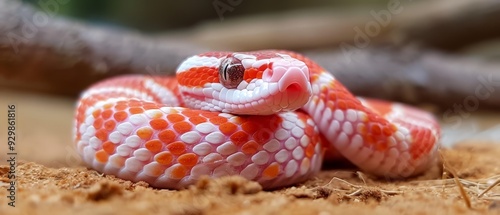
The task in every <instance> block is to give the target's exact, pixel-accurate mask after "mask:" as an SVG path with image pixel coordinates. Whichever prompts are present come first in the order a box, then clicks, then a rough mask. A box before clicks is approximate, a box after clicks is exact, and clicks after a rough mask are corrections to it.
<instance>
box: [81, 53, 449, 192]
mask: <svg viewBox="0 0 500 215" xmlns="http://www.w3.org/2000/svg"><path fill="white" fill-rule="evenodd" d="M439 135H440V129H439V125H438V123H437V122H436V120H435V119H434V117H433V116H432V115H431V114H429V113H427V112H424V111H421V110H418V109H416V108H413V107H409V106H406V105H403V104H398V103H391V102H385V101H379V100H372V99H363V98H357V97H355V96H353V95H352V94H351V93H350V92H349V91H348V90H347V89H346V88H345V87H344V86H342V84H341V83H340V82H338V81H337V80H336V79H335V78H334V77H333V76H332V75H331V74H330V73H328V72H327V71H325V70H324V69H323V68H321V67H320V66H319V65H317V64H316V63H314V62H312V61H311V60H310V59H308V58H306V57H304V56H301V55H300V54H297V53H293V52H290V51H278V50H264V51H256V52H244V53H243V52H241V53H231V52H209V53H204V54H200V55H196V56H192V57H190V58H188V59H186V60H185V61H184V62H183V63H181V64H180V65H179V67H178V69H177V77H176V78H173V77H160V76H147V75H129V76H122V77H116V78H112V79H109V80H104V81H102V82H100V83H97V84H95V85H94V86H92V87H90V88H89V89H88V90H86V91H85V92H83V93H82V95H81V98H80V100H79V102H78V105H77V113H76V120H75V137H74V138H75V142H76V145H77V150H78V152H79V154H80V155H81V156H82V158H83V161H84V162H85V163H86V164H87V165H88V166H90V167H91V168H93V169H96V170H97V171H99V172H102V173H105V174H112V175H116V176H117V177H120V178H123V179H127V180H131V181H145V182H147V183H149V184H151V185H152V186H154V187H158V188H171V189H180V188H184V187H186V186H188V185H190V184H193V183H195V182H196V181H197V180H198V179H199V178H200V177H201V176H203V175H209V176H211V177H221V176H225V175H241V176H243V177H245V178H247V179H249V180H254V181H257V182H259V183H260V184H261V185H262V186H263V187H264V188H267V189H269V188H276V187H282V186H287V185H291V184H295V183H298V182H301V181H304V180H307V179H309V178H311V176H314V175H315V174H316V173H317V172H318V171H319V170H320V168H321V164H322V162H323V160H324V159H323V158H324V154H326V157H332V156H334V155H335V154H340V155H341V156H342V157H344V158H346V159H348V160H349V161H350V162H352V163H353V164H355V165H356V166H357V167H359V168H360V169H362V170H363V171H365V172H367V173H370V174H374V175H378V176H384V177H392V178H401V177H408V176H412V175H415V174H418V173H421V172H423V171H424V170H426V169H427V168H429V166H430V165H431V164H432V161H433V160H435V158H436V151H437V148H438V139H439ZM337 156H338V155H337Z"/></svg>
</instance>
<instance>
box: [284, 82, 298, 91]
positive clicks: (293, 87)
mask: <svg viewBox="0 0 500 215" xmlns="http://www.w3.org/2000/svg"><path fill="white" fill-rule="evenodd" d="M286 90H287V91H301V90H302V87H301V86H300V84H299V83H292V84H290V85H289V86H288V87H286Z"/></svg>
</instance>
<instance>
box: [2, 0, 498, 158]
mask: <svg viewBox="0 0 500 215" xmlns="http://www.w3.org/2000/svg"><path fill="white" fill-rule="evenodd" d="M499 27H500V2H499V1H497V0H478V1H466V0H441V1H437V0H422V1H411V0H370V1H368V0H349V1H348V0H340V1H326V0H311V1H298V0H290V1H272V2H271V1H264V0H253V1H249V0H210V1H195V0H185V1H160V0H152V1H147V2H144V1H118V0H105V1H104V0H100V1H99V0H85V1H84V0H25V1H16V0H0V112H1V113H6V112H7V111H6V106H7V104H16V106H17V113H18V119H17V120H18V121H19V122H18V125H19V126H18V128H17V130H18V133H19V141H18V151H19V153H20V158H21V159H24V160H29V161H37V162H40V163H43V164H46V165H50V166H72V165H78V164H79V158H78V156H77V155H76V153H75V152H74V150H73V144H72V140H71V134H72V126H73V125H72V119H73V112H74V104H75V102H76V99H77V96H78V94H79V93H80V92H81V91H82V90H83V89H84V88H86V87H88V86H89V85H90V84H92V83H95V82H97V81H99V80H102V79H104V78H108V77H111V76H115V75H119V74H129V73H144V74H161V75H169V74H170V75H171V74H173V71H174V69H175V67H176V65H177V64H178V63H179V62H180V61H181V60H182V59H184V58H185V57H187V56H189V55H192V54H196V53H198V52H200V51H204V50H235V51H244V50H256V49H270V48H278V49H290V50H296V51H299V52H302V53H304V54H306V55H308V56H310V57H311V58H313V59H314V60H316V61H317V62H319V63H320V64H321V65H322V66H324V67H325V68H326V69H328V70H329V71H331V72H332V73H334V74H335V75H336V77H337V78H338V79H340V80H341V81H342V82H343V83H345V84H346V86H347V87H348V88H349V89H351V90H352V91H353V92H354V93H355V94H357V95H363V96H370V97H379V98H383V99H390V100H396V101H401V102H406V103H411V104H413V105H417V106H420V107H422V108H426V109H427V110H429V111H432V112H433V113H434V114H436V117H437V118H438V119H439V120H440V121H441V122H442V124H443V130H444V132H443V141H442V142H443V144H444V145H446V146H451V145H453V144H457V143H461V142H467V141H479V142H500V126H499V125H498V123H499V122H500V117H499V116H500V114H499V113H497V111H496V110H497V109H498V107H500V93H499V92H500V84H499V83H500V74H499V72H500V28H499ZM481 80H482V81H481ZM478 88H481V90H479V91H481V92H483V90H487V91H486V93H488V96H486V97H485V96H482V97H481V96H479V94H478ZM4 115H5V114H4ZM3 117H4V116H3V115H2V116H1V118H3ZM0 128H2V129H0V134H1V135H2V136H4V135H5V134H6V129H4V125H1V126H0ZM5 151H6V145H5V144H4V145H1V143H0V153H1V154H0V155H3V154H4V152H5ZM41 151H43V153H41ZM2 162H4V161H3V159H2V160H0V163H2Z"/></svg>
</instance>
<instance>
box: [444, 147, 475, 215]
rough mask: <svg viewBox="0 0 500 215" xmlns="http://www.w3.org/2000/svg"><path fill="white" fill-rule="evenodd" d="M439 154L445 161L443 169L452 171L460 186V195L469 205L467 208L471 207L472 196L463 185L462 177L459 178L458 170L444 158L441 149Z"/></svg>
mask: <svg viewBox="0 0 500 215" xmlns="http://www.w3.org/2000/svg"><path fill="white" fill-rule="evenodd" d="M439 155H440V156H441V160H442V161H443V167H444V168H443V169H446V170H448V171H449V172H450V173H451V175H452V176H453V180H454V181H455V184H456V185H457V187H458V190H459V192H460V195H461V196H462V198H463V199H464V202H465V205H467V208H469V209H471V208H472V204H471V200H470V197H469V195H467V192H465V188H464V186H463V185H462V183H460V179H459V178H458V176H457V173H456V171H455V170H454V169H453V168H451V166H450V164H449V163H448V161H447V160H446V159H445V158H444V156H443V153H442V152H441V151H439Z"/></svg>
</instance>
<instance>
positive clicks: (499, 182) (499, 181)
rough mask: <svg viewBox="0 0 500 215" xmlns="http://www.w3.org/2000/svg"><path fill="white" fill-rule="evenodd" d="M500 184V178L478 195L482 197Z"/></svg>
mask: <svg viewBox="0 0 500 215" xmlns="http://www.w3.org/2000/svg"><path fill="white" fill-rule="evenodd" d="M499 184H500V178H499V179H497V180H496V181H495V182H494V183H493V184H491V185H490V186H489V187H488V188H486V189H485V190H484V191H483V192H481V193H480V194H479V195H478V197H479V198H481V197H482V196H483V195H484V194H485V193H487V192H488V191H490V190H491V189H493V187H495V186H497V185H499Z"/></svg>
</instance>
